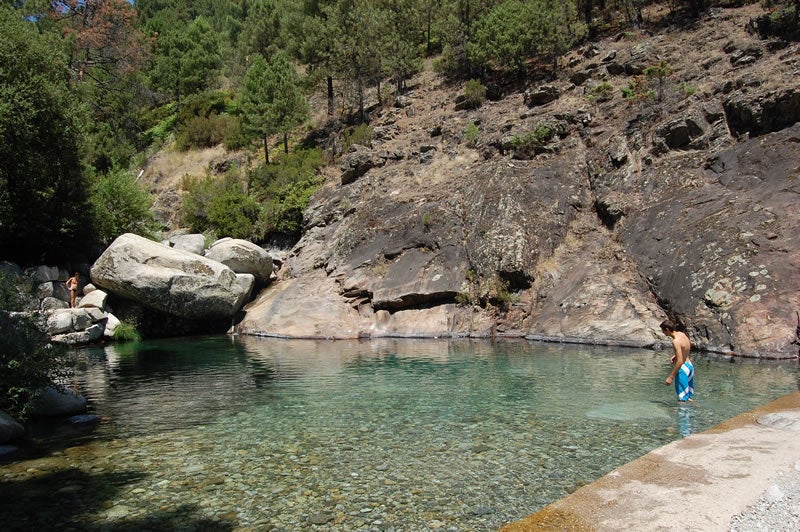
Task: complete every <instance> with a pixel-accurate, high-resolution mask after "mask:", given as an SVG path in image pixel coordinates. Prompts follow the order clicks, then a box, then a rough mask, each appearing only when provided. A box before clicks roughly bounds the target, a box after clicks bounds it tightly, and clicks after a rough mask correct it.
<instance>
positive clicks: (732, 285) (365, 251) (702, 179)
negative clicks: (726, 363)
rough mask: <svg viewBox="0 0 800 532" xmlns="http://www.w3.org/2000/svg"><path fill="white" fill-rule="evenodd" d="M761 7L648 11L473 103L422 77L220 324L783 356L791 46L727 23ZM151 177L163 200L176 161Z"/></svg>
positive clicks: (791, 153) (285, 332) (799, 94)
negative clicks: (672, 337)
mask: <svg viewBox="0 0 800 532" xmlns="http://www.w3.org/2000/svg"><path fill="white" fill-rule="evenodd" d="M762 13H763V9H762V8H761V7H760V6H758V5H750V6H746V7H741V8H727V9H722V8H713V9H711V10H709V11H707V12H706V13H705V14H704V16H703V17H702V18H701V19H700V20H697V21H693V22H692V21H689V20H683V19H679V18H674V17H673V16H672V14H671V13H670V12H669V10H668V9H666V8H658V9H654V10H653V11H651V12H646V13H645V26H644V27H643V28H642V29H641V30H636V31H625V32H621V33H618V34H611V35H607V36H605V37H604V38H602V39H600V40H598V41H597V42H595V43H592V44H586V45H583V46H581V47H580V48H579V49H576V50H573V51H572V52H570V53H569V54H568V55H567V56H565V57H563V58H562V60H561V65H562V66H561V68H560V70H559V71H558V76H557V79H555V80H553V81H543V80H540V79H528V80H524V82H522V83H509V84H502V83H487V85H489V86H490V89H491V90H490V91H489V93H490V95H491V96H493V97H492V98H491V99H490V100H489V101H486V102H485V103H484V104H483V105H481V106H480V107H478V108H476V109H461V106H460V105H457V103H456V102H457V101H458V99H459V96H460V95H461V94H462V93H463V91H464V85H463V83H448V82H447V81H446V80H445V79H443V78H441V77H440V76H438V75H437V74H435V73H434V72H433V70H432V69H431V68H430V67H429V68H426V70H425V71H424V72H423V73H421V74H420V75H418V76H417V77H416V78H415V79H414V80H413V81H412V82H411V83H410V84H409V86H410V89H409V91H408V92H407V93H406V94H404V96H403V97H402V98H401V99H399V100H398V101H397V102H396V103H395V105H394V106H387V107H385V108H383V109H378V110H375V111H373V113H372V115H371V122H370V126H371V127H372V129H373V130H374V133H375V139H374V140H373V141H372V143H371V145H370V146H355V147H354V148H353V149H352V150H351V151H350V152H348V153H346V154H344V155H342V156H341V157H340V158H339V159H337V160H336V163H335V165H332V166H330V167H328V168H326V169H325V175H326V181H325V184H324V185H323V187H322V188H321V189H320V190H319V191H318V193H317V194H316V195H315V196H314V198H313V199H312V202H311V205H310V206H309V208H308V210H307V212H306V215H305V234H304V236H303V238H302V239H301V240H300V242H298V243H297V245H296V246H294V248H292V249H291V250H290V251H286V253H285V255H286V256H285V257H283V259H284V265H283V268H282V269H281V270H280V272H279V279H278V280H277V281H276V282H275V283H273V284H272V285H270V286H269V287H268V288H267V289H266V290H264V291H263V292H262V293H261V294H260V295H259V296H258V298H257V299H256V300H255V301H254V302H253V303H251V304H250V305H249V306H248V307H246V315H245V317H244V319H243V320H242V321H241V323H240V324H239V325H238V330H239V332H241V333H245V334H259V335H274V336H287V337H324V338H356V337H376V336H404V337H420V336H437V337H438V336H475V337H491V336H518V337H527V338H532V339H547V340H555V341H578V342H589V343H592V342H596V343H611V344H620V345H637V346H645V345H653V344H654V343H657V342H661V341H663V338H661V337H660V332H659V330H658V324H659V322H660V321H661V320H663V319H664V318H666V317H672V318H674V319H676V320H677V321H678V322H679V323H680V324H681V325H683V326H684V327H685V328H686V330H687V332H688V333H689V335H690V337H691V339H692V340H693V343H694V344H695V345H696V346H699V347H700V348H703V349H706V350H710V351H715V352H721V353H732V354H735V355H743V356H757V357H778V358H786V357H790V356H794V355H795V354H796V352H797V345H795V344H796V342H797V340H798V339H797V337H796V327H797V326H798V317H797V314H796V312H797V311H798V310H800V223H799V222H798V218H799V217H800V209H798V206H800V197H799V196H798V194H800V180H798V173H800V150H798V148H797V146H798V144H797V143H798V142H800V126H798V125H796V124H795V122H797V121H798V120H800V90H798V86H797V79H800V78H799V76H800V45H798V43H797V42H783V41H781V40H764V39H761V38H760V37H759V36H758V35H755V34H754V33H751V32H748V31H747V28H748V25H749V24H750V21H751V20H752V19H753V18H754V17H756V16H758V15H760V14H762ZM654 65H660V66H661V68H662V69H663V70H662V73H663V74H664V76H663V83H662V84H661V85H660V86H659V84H658V83H657V82H658V77H657V76H655V77H653V76H651V79H650V80H649V81H647V80H645V79H644V78H643V77H641V76H642V74H643V71H644V69H645V68H647V67H651V66H654ZM637 76H638V77H637ZM623 89H630V90H631V91H632V93H633V97H631V98H624V97H623ZM651 90H652V91H653V92H652V93H649V92H648V91H651ZM637 93H638V94H639V96H640V97H638V98H637V97H636V94H637ZM471 124H474V125H471ZM793 124H795V125H793ZM476 130H477V131H476ZM238 156H239V155H236V154H234V155H229V157H238ZM154 168H155V165H151V166H150V167H148V169H147V171H146V173H145V175H144V176H143V179H144V180H145V182H147V183H150V184H151V186H152V189H153V191H155V192H156V193H158V194H159V196H160V198H161V201H164V198H166V197H168V196H170V195H172V197H173V200H172V203H170V205H174V201H175V198H174V194H175V191H174V190H168V189H165V188H164V187H161V186H160V185H159V182H162V181H166V182H172V183H175V182H177V181H176V179H177V178H179V177H180V176H179V175H177V174H178V173H182V172H184V170H183V169H177V168H174V169H170V168H169V167H164V166H160V167H159V170H158V171H156V170H154ZM170 175H172V176H173V177H172V178H170V177H169V176H170ZM159 176H160V177H159ZM159 180H161V181H159Z"/></svg>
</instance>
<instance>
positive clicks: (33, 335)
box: [0, 272, 72, 421]
mask: <svg viewBox="0 0 800 532" xmlns="http://www.w3.org/2000/svg"><path fill="white" fill-rule="evenodd" d="M18 283H19V279H18V278H16V277H15V276H12V275H7V274H5V273H3V272H0V410H5V411H6V412H8V413H9V414H11V415H12V416H13V417H15V418H16V419H19V420H23V421H24V420H25V419H27V417H28V415H29V412H30V410H31V407H33V405H34V402H35V400H36V398H37V397H38V395H39V394H40V393H41V391H42V390H43V389H44V388H45V387H47V386H50V385H56V384H57V381H59V380H60V379H63V378H65V377H67V376H68V375H69V373H70V369H71V367H72V361H71V359H70V358H69V357H68V356H67V353H66V351H65V350H64V349H61V348H58V347H56V346H54V345H52V344H50V343H49V342H50V338H49V337H48V336H47V334H46V333H45V332H44V329H43V323H42V319H41V317H40V316H37V315H31V314H22V313H20V314H13V315H12V314H10V313H9V312H8V311H19V310H22V306H21V305H22V303H21V300H20V299H19V297H18V296H17V293H16V285H17V284H18Z"/></svg>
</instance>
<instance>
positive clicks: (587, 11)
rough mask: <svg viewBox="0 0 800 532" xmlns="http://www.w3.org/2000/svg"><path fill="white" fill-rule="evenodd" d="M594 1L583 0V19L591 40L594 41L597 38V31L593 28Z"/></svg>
mask: <svg viewBox="0 0 800 532" xmlns="http://www.w3.org/2000/svg"><path fill="white" fill-rule="evenodd" d="M592 7H593V6H592V0H583V18H584V20H585V21H586V27H587V28H588V29H589V40H590V41H593V40H594V39H595V37H596V36H597V29H596V28H595V27H593V26H592Z"/></svg>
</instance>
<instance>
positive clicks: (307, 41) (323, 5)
mask: <svg viewBox="0 0 800 532" xmlns="http://www.w3.org/2000/svg"><path fill="white" fill-rule="evenodd" d="M335 1H336V0H302V5H303V8H302V10H297V11H294V12H293V16H290V17H289V20H288V26H289V30H288V31H289V33H290V34H291V35H292V37H293V38H292V39H290V41H289V44H290V47H289V49H290V51H291V52H292V55H293V56H294V57H295V58H296V59H297V60H299V61H300V62H301V63H303V64H304V65H306V67H307V68H308V71H309V72H308V73H309V76H308V79H309V80H310V81H311V82H314V81H315V80H321V79H323V78H324V79H325V87H326V91H327V98H328V116H333V114H334V110H335V105H334V89H333V74H334V68H333V57H334V53H333V52H334V46H333V43H334V39H333V35H334V32H335V29H334V28H333V21H332V20H331V18H330V17H329V14H330V13H331V12H332V10H333V7H332V6H333V4H334V3H335Z"/></svg>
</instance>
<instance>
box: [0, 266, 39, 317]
mask: <svg viewBox="0 0 800 532" xmlns="http://www.w3.org/2000/svg"><path fill="white" fill-rule="evenodd" d="M21 283H27V284H28V285H29V286H28V287H27V288H29V289H30V288H32V284H31V282H30V279H29V278H27V277H19V276H17V275H11V274H8V273H5V272H3V271H0V310H11V311H21V310H24V309H25V298H24V297H22V292H21V291H20V288H21V286H20V284H21Z"/></svg>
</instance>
